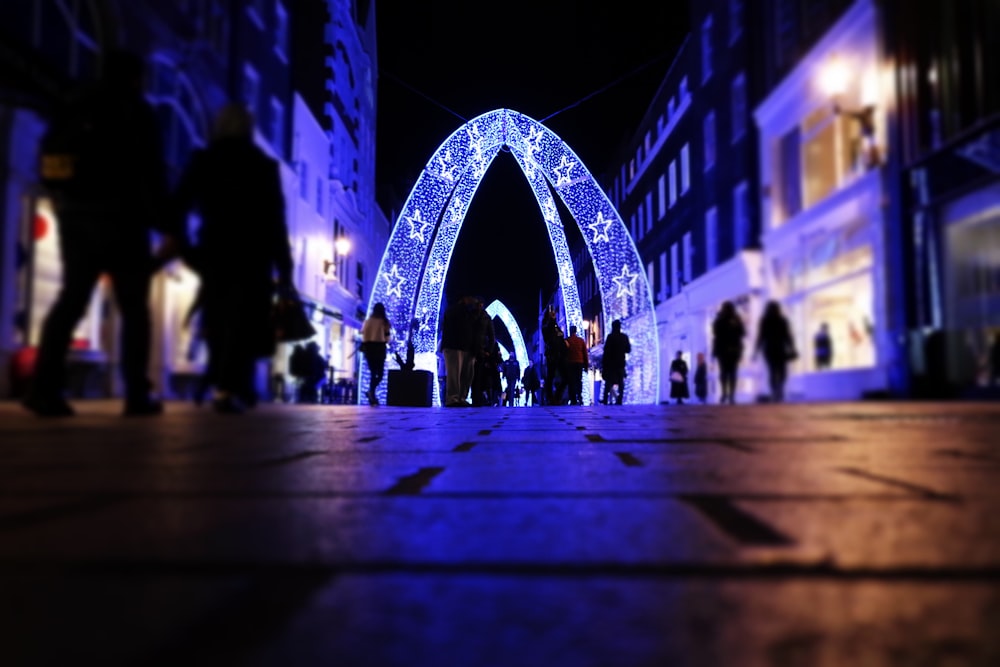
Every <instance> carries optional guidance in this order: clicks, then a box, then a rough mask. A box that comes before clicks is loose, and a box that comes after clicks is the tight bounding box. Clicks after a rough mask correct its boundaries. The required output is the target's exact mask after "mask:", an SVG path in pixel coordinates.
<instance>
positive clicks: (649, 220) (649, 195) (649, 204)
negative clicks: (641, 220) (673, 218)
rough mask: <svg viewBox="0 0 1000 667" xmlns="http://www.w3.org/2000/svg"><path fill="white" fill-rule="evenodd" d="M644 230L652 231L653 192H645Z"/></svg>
mask: <svg viewBox="0 0 1000 667" xmlns="http://www.w3.org/2000/svg"><path fill="white" fill-rule="evenodd" d="M646 231H647V232H651V231H653V193H652V192H647V193H646Z"/></svg>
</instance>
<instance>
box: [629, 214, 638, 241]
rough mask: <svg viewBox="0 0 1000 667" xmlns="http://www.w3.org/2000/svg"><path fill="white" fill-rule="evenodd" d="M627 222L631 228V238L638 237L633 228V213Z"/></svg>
mask: <svg viewBox="0 0 1000 667" xmlns="http://www.w3.org/2000/svg"><path fill="white" fill-rule="evenodd" d="M628 224H629V227H631V228H632V238H633V239H636V238H638V234H637V232H636V229H635V213H633V214H632V217H630V218H629V221H628Z"/></svg>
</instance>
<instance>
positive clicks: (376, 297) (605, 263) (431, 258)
mask: <svg viewBox="0 0 1000 667" xmlns="http://www.w3.org/2000/svg"><path fill="white" fill-rule="evenodd" d="M500 150H508V151H510V153H511V155H512V156H513V157H514V159H515V160H516V161H517V163H518V165H519V166H520V167H521V170H522V171H523V172H524V175H525V178H526V179H527V180H528V183H529V185H530V186H531V189H532V191H533V192H534V193H535V198H536V200H537V201H538V205H539V208H540V210H541V213H542V218H543V219H544V221H545V226H546V230H547V231H548V234H549V240H550V242H551V243H552V250H553V254H554V256H555V261H556V266H557V269H558V271H557V274H558V276H559V286H560V288H561V292H562V296H563V304H564V309H565V312H566V319H567V323H566V324H567V327H568V326H570V325H576V326H577V328H578V329H582V319H583V317H582V314H581V308H580V299H579V294H578V292H577V287H576V277H575V274H574V271H573V264H572V261H571V259H570V255H569V248H568V246H567V244H566V237H565V233H564V230H563V226H562V221H561V219H560V216H559V213H558V210H557V208H556V205H555V200H554V197H553V192H554V193H555V195H558V197H559V198H560V200H562V202H563V203H564V204H565V205H566V208H567V209H568V210H569V212H570V214H571V215H572V216H573V218H574V220H575V221H576V222H577V224H578V226H579V228H580V232H581V235H582V236H583V239H584V241H585V243H586V245H587V249H588V250H589V251H590V256H591V258H592V259H593V262H594V273H595V276H596V278H597V281H598V285H599V287H600V293H601V302H602V307H603V311H604V320H605V322H606V323H607V325H608V326H609V328H610V323H611V322H612V321H613V320H616V319H619V320H621V321H622V328H623V330H624V331H625V332H626V333H627V334H628V335H629V337H630V338H631V341H632V354H631V355H630V356H629V361H628V378H627V380H626V383H627V384H626V392H625V400H626V402H628V403H656V402H658V401H659V378H658V374H659V348H658V345H657V339H656V317H655V313H654V311H653V301H652V295H651V290H650V287H649V284H648V282H647V280H646V272H645V269H644V268H643V265H642V259H641V257H640V256H639V253H638V251H637V250H636V247H635V244H634V243H633V241H632V238H631V236H629V233H628V230H627V229H626V227H625V225H624V224H623V223H622V220H621V218H620V217H619V216H618V212H617V211H616V210H615V208H614V206H613V205H612V204H611V202H610V200H608V198H607V195H605V193H604V191H603V190H601V188H600V186H599V185H598V184H597V182H596V181H595V180H594V178H593V176H592V175H591V174H590V172H589V171H587V168H586V167H585V166H584V165H583V163H582V162H581V161H580V159H579V158H578V157H577V156H576V154H575V153H574V152H573V151H572V150H571V149H570V148H569V146H567V145H566V143H565V142H563V141H562V139H560V138H559V137H558V136H557V135H556V134H554V133H553V132H552V131H551V130H549V129H548V128H547V127H545V126H544V125H542V124H541V123H539V122H538V121H535V120H533V119H531V118H529V117H527V116H525V115H524V114H520V113H518V112H516V111H512V110H510V109H497V110H495V111H491V112H488V113H485V114H483V115H481V116H479V117H477V118H474V119H472V120H471V121H469V122H468V123H466V124H465V125H463V126H461V127H460V128H458V129H457V130H456V131H455V132H454V133H452V135H451V136H450V137H448V138H447V139H446V140H445V141H444V142H443V143H442V144H441V146H440V147H438V149H437V151H435V153H434V155H433V156H431V159H430V161H428V163H427V165H426V166H425V167H424V170H423V171H422V172H421V174H420V176H419V177H418V178H417V182H416V184H415V185H414V186H413V190H412V191H411V192H410V196H409V197H408V198H407V200H406V203H405V204H404V206H403V209H402V211H401V212H400V215H399V219H398V220H397V221H396V225H395V227H394V228H393V230H392V234H391V236H390V238H389V243H388V245H387V246H386V250H385V253H384V254H383V256H382V262H381V264H380V266H379V272H378V276H377V279H376V281H375V285H374V286H373V288H372V293H371V299H370V303H369V312H370V310H371V306H372V305H374V304H375V303H378V302H381V303H383V304H385V307H386V311H387V313H388V314H389V319H390V321H391V322H392V323H393V325H394V328H395V331H394V334H395V336H394V339H395V340H396V341H398V342H401V340H402V337H401V336H400V334H405V333H406V332H407V324H408V323H409V322H410V321H411V320H413V319H417V320H419V322H420V325H419V327H418V328H417V330H416V332H415V333H414V335H413V343H414V349H415V352H416V357H415V360H416V364H417V368H420V369H424V370H429V371H432V372H434V373H436V372H437V331H438V318H439V314H440V312H441V299H442V296H443V289H444V282H445V280H444V278H445V276H446V275H447V272H448V265H449V264H450V261H451V254H452V252H453V251H454V247H455V241H456V240H457V238H458V234H459V232H460V231H461V227H462V223H463V222H464V220H465V214H466V211H467V210H468V207H469V204H470V203H471V201H472V198H473V196H474V195H475V192H476V190H477V189H478V187H479V184H480V183H481V182H482V179H483V176H484V175H485V174H486V171H487V170H488V169H489V166H490V164H491V163H492V162H493V160H494V158H496V156H497V153H499V151H500ZM367 377H368V368H367V366H364V365H362V368H361V378H360V380H361V383H360V386H367V383H368V379H367ZM385 392H386V387H385V385H384V384H383V385H381V386H380V387H379V394H380V397H381V398H382V399H383V400H384V398H385Z"/></svg>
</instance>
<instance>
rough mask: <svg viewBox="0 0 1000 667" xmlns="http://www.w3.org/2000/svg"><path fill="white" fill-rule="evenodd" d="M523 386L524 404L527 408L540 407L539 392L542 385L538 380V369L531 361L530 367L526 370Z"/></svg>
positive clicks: (522, 381)
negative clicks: (531, 406)
mask: <svg viewBox="0 0 1000 667" xmlns="http://www.w3.org/2000/svg"><path fill="white" fill-rule="evenodd" d="M521 386H523V387H524V404H525V405H527V406H530V405H538V390H539V389H540V388H541V386H542V384H541V382H540V380H539V379H538V369H537V368H536V367H535V364H533V363H531V362H530V361H529V362H528V367H527V368H525V369H524V377H522V378H521Z"/></svg>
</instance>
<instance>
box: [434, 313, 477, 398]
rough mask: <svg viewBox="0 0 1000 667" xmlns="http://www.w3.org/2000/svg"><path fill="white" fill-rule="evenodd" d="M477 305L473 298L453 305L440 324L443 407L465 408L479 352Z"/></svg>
mask: <svg viewBox="0 0 1000 667" xmlns="http://www.w3.org/2000/svg"><path fill="white" fill-rule="evenodd" d="M478 332H479V305H478V301H477V299H476V298H475V297H472V296H464V297H461V298H460V299H458V300H456V301H454V302H452V303H451V304H450V305H449V306H448V308H447V309H445V311H444V317H443V318H442V321H441V345H440V349H441V354H442V356H443V357H444V366H445V378H446V381H445V403H444V404H445V406H446V407H464V406H468V405H470V404H469V403H468V401H466V397H467V396H468V395H469V391H470V390H471V389H472V375H473V373H474V369H475V363H476V353H477V352H478V350H479V336H478Z"/></svg>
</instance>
